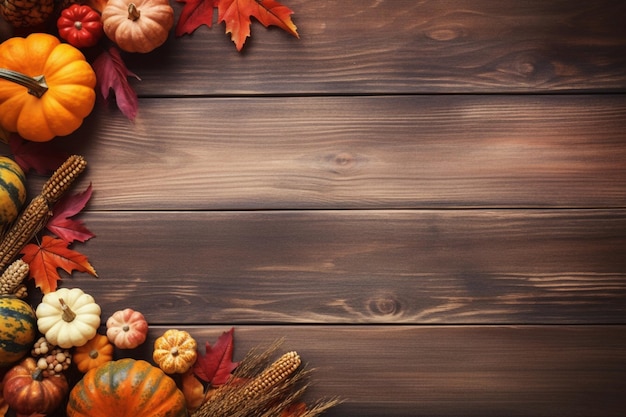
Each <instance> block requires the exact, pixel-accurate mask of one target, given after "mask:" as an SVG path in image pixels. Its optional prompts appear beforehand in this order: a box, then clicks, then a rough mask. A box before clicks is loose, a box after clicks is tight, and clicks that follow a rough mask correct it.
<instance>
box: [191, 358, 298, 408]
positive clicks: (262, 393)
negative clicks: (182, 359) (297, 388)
mask: <svg viewBox="0 0 626 417" xmlns="http://www.w3.org/2000/svg"><path fill="white" fill-rule="evenodd" d="M300 364H301V360H300V356H299V355H298V353H296V352H288V353H285V354H284V355H282V356H281V357H280V358H279V359H277V360H276V361H275V362H274V363H273V364H271V365H270V366H269V367H267V368H266V369H265V370H264V371H263V372H261V373H260V374H259V375H258V376H256V377H254V378H252V379H251V380H250V381H249V382H247V383H245V384H243V385H237V384H226V385H223V386H221V387H220V388H218V389H217V390H216V391H215V393H214V394H213V395H212V396H211V397H209V399H208V400H207V401H206V402H205V403H204V404H203V405H202V406H200V408H198V409H197V410H196V411H195V412H194V413H193V414H192V417H208V416H211V417H221V416H224V417H226V416H228V417H235V416H252V415H254V416H257V415H261V413H263V412H264V411H266V408H267V407H269V406H270V405H271V404H275V403H276V401H277V400H280V399H281V397H282V396H284V394H285V392H286V391H288V390H289V389H290V388H292V386H291V385H289V384H286V381H287V380H288V378H289V377H290V376H292V375H293V373H294V372H295V371H296V370H297V369H298V368H299V367H300Z"/></svg>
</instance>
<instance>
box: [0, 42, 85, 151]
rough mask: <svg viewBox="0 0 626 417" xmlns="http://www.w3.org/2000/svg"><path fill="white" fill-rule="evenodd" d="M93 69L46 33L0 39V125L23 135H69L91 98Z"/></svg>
mask: <svg viewBox="0 0 626 417" xmlns="http://www.w3.org/2000/svg"><path fill="white" fill-rule="evenodd" d="M95 86H96V74H95V72H94V70H93V69H92V68H91V65H90V64H89V63H88V62H87V61H86V60H85V56H84V55H83V54H82V53H81V52H80V51H79V50H78V49H76V48H75V47H73V46H72V45H69V44H67V43H61V41H60V40H59V39H58V38H57V37H56V36H52V35H49V34H46V33H33V34H31V35H29V36H28V37H26V38H20V37H14V38H10V39H8V40H6V41H4V42H3V43H2V44H0V125H1V126H2V127H3V128H4V129H5V130H8V131H10V132H17V133H18V134H19V135H20V136H22V137H23V138H24V139H28V140H31V141H34V142H46V141H49V140H51V139H52V138H54V137H55V136H65V135H69V134H70V133H72V132H73V131H75V130H76V129H78V127H79V126H80V125H81V124H82V123H83V120H84V118H85V117H87V116H88V115H89V114H90V113H91V111H92V110H93V107H94V104H95V102H96V93H95V90H94V87H95Z"/></svg>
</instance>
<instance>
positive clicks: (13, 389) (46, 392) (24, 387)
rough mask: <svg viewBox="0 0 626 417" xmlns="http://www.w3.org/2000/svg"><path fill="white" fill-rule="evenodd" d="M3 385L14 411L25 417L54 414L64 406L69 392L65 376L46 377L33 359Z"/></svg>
mask: <svg viewBox="0 0 626 417" xmlns="http://www.w3.org/2000/svg"><path fill="white" fill-rule="evenodd" d="M3 383H4V387H3V388H2V394H3V396H4V399H5V401H6V402H7V404H8V405H9V407H10V408H12V409H13V410H15V411H16V412H17V413H18V414H20V415H25V416H30V415H34V414H36V413H41V414H49V413H51V412H52V411H54V410H55V409H56V408H58V407H59V405H61V402H62V401H63V399H64V398H65V396H66V395H67V393H68V391H69V385H68V382H67V379H66V378H65V376H64V375H63V374H59V375H55V376H50V377H44V376H43V371H42V370H41V369H40V368H38V367H37V363H36V362H35V359H34V358H31V357H28V358H26V359H24V360H23V361H22V362H20V363H19V364H17V365H15V366H14V367H12V368H11V369H9V371H8V372H7V373H6V375H5V376H4V379H3Z"/></svg>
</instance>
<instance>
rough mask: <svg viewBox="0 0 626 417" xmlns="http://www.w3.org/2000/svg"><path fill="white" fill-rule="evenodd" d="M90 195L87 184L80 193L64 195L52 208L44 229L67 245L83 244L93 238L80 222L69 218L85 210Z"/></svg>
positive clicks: (90, 190) (90, 189)
mask: <svg viewBox="0 0 626 417" xmlns="http://www.w3.org/2000/svg"><path fill="white" fill-rule="evenodd" d="M91 193H92V188H91V184H89V186H88V187H87V189H85V191H83V192H81V193H76V194H66V195H64V196H63V197H62V198H61V199H60V200H59V201H58V202H57V203H56V204H55V205H54V207H53V208H52V217H51V218H50V219H49V220H48V222H47V223H46V228H47V229H48V230H50V231H51V232H52V233H54V234H55V235H57V236H58V237H60V238H61V239H63V240H64V241H66V242H67V243H72V242H74V241H75V240H78V241H79V242H85V241H87V240H89V239H91V238H92V237H94V236H95V235H94V234H93V233H92V232H91V231H90V230H89V229H87V227H85V224H84V223H83V222H82V221H80V220H74V219H71V218H70V217H72V216H75V215H76V214H78V213H80V211H81V210H82V209H84V208H85V205H87V202H88V201H89V199H90V198H91Z"/></svg>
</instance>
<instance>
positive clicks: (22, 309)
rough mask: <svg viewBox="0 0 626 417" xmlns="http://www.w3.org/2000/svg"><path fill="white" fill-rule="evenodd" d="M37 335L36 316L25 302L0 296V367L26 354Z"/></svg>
mask: <svg viewBox="0 0 626 417" xmlns="http://www.w3.org/2000/svg"><path fill="white" fill-rule="evenodd" d="M36 335H37V318H36V317H35V312H34V311H33V308H32V307H31V306H30V304H28V303H27V302H25V301H23V300H20V299H19V298H16V297H14V296H11V295H2V296H0V368H2V367H5V366H7V365H11V364H13V363H15V362H17V361H18V360H20V359H21V358H22V357H23V356H24V355H26V354H27V353H28V352H29V351H30V349H31V347H32V345H33V342H34V341H35V336H36Z"/></svg>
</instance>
